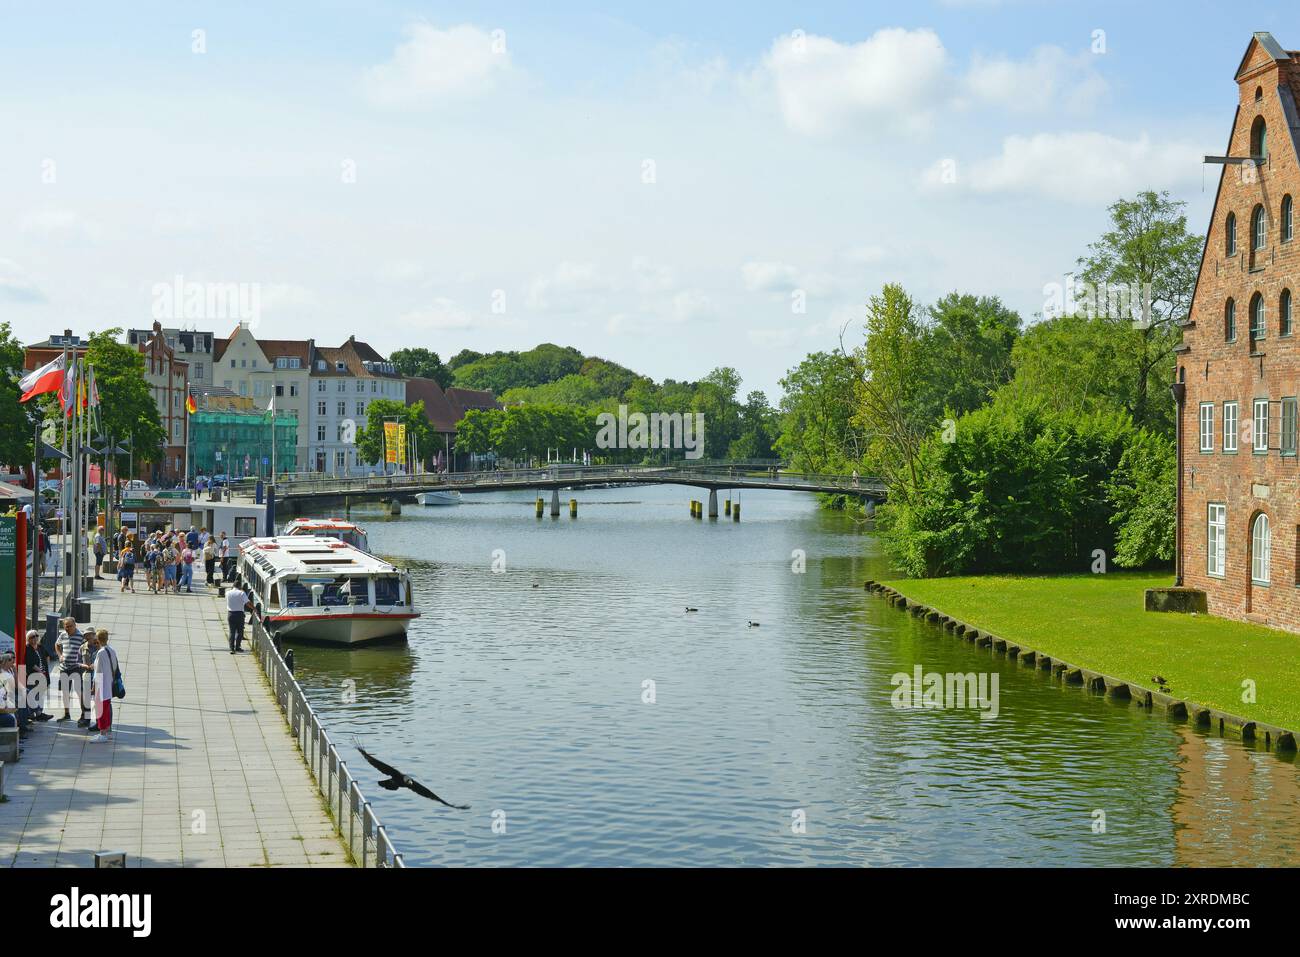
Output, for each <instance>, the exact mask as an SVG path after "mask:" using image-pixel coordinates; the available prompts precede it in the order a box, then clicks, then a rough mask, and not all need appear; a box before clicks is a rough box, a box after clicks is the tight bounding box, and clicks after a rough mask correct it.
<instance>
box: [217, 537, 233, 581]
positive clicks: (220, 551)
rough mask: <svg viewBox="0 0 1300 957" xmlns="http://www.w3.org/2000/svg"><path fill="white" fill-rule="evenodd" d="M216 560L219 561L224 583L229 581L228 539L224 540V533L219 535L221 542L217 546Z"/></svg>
mask: <svg viewBox="0 0 1300 957" xmlns="http://www.w3.org/2000/svg"><path fill="white" fill-rule="evenodd" d="M217 558H219V559H221V577H222V579H223V580H225V581H230V539H228V538H226V533H225V532H222V533H221V541H220V542H219V543H218V544H217Z"/></svg>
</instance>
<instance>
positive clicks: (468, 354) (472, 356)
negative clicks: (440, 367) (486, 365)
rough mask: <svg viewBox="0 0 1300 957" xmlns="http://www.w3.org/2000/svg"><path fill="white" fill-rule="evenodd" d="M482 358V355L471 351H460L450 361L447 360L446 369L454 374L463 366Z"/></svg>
mask: <svg viewBox="0 0 1300 957" xmlns="http://www.w3.org/2000/svg"><path fill="white" fill-rule="evenodd" d="M482 358H483V353H481V352H475V351H474V350H473V349H461V350H460V352H458V353H456V354H455V355H454V356H452V357H451V358H450V359H448V360H447V368H448V369H450V370H451V371H452V372H455V371H456V370H457V369H459V368H460V367H461V366H463V365H468V364H469V363H471V362H475V361H477V360H479V359H482Z"/></svg>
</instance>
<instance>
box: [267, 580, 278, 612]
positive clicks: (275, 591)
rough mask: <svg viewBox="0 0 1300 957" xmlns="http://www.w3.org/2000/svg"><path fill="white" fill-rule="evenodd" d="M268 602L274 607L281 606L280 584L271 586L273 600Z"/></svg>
mask: <svg viewBox="0 0 1300 957" xmlns="http://www.w3.org/2000/svg"><path fill="white" fill-rule="evenodd" d="M268 604H270V606H271V607H272V608H279V607H280V586H279V585H272V586H271V600H270V602H268Z"/></svg>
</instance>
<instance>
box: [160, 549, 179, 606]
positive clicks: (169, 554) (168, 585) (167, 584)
mask: <svg viewBox="0 0 1300 957" xmlns="http://www.w3.org/2000/svg"><path fill="white" fill-rule="evenodd" d="M164 542H165V544H164V546H163V553H162V567H163V569H162V570H163V594H164V595H165V594H167V593H168V592H169V591H174V590H175V588H176V558H177V553H176V549H174V548H173V547H172V544H171V542H170V541H167V540H165V539H164Z"/></svg>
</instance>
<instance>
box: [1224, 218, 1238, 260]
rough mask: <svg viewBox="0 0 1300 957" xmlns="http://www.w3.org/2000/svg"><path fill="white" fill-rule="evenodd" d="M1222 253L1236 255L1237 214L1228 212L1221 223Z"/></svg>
mask: <svg viewBox="0 0 1300 957" xmlns="http://www.w3.org/2000/svg"><path fill="white" fill-rule="evenodd" d="M1223 253H1224V255H1225V256H1235V255H1237V214H1236V213H1229V214H1228V218H1227V219H1226V220H1224V223H1223Z"/></svg>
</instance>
